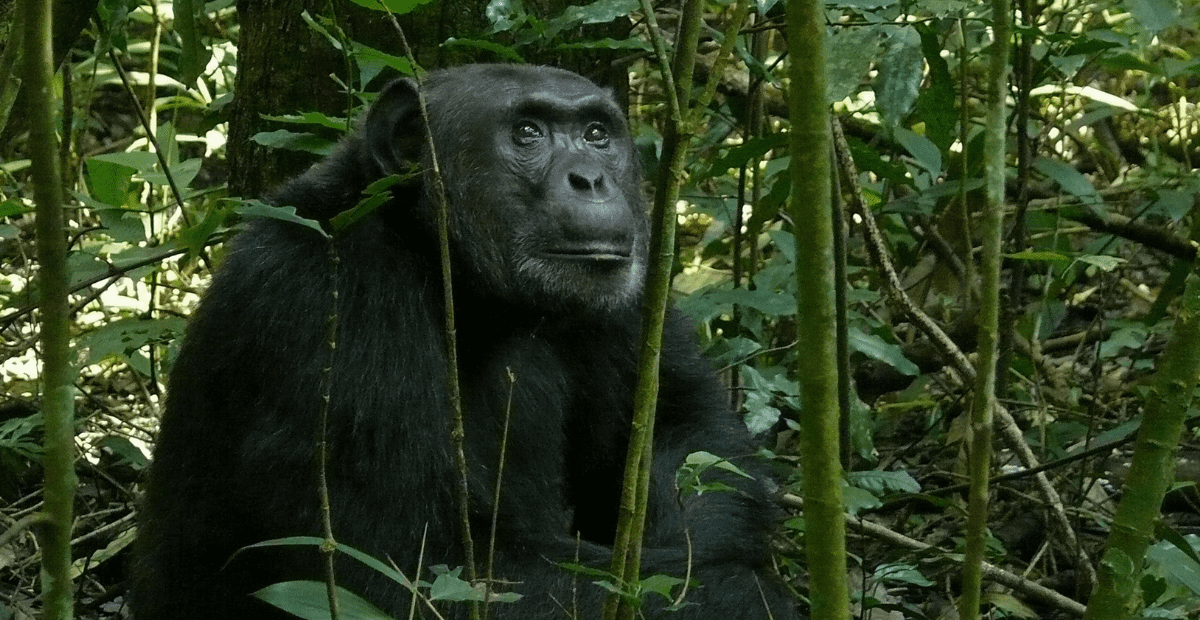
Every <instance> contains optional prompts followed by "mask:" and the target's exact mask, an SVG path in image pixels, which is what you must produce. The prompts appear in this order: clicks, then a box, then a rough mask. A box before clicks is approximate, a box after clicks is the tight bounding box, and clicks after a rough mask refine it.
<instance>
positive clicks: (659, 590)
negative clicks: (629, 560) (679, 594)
mask: <svg viewBox="0 0 1200 620" xmlns="http://www.w3.org/2000/svg"><path fill="white" fill-rule="evenodd" d="M639 583H640V584H641V586H642V591H643V592H653V593H655V594H657V595H659V596H661V597H663V598H665V599H667V600H668V601H670V600H674V597H673V596H671V590H674V589H675V586H678V585H682V584H683V580H682V579H680V578H678V577H672V576H670V575H650V576H649V577H646V578H645V579H643V580H641V581H640V582H639Z"/></svg>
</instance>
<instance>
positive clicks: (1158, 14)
mask: <svg viewBox="0 0 1200 620" xmlns="http://www.w3.org/2000/svg"><path fill="white" fill-rule="evenodd" d="M1125 6H1126V8H1128V9H1129V12H1130V13H1132V14H1133V18H1134V19H1136V20H1137V21H1138V23H1140V24H1141V25H1142V26H1143V27H1145V28H1146V30H1147V31H1149V32H1150V34H1155V33H1157V32H1158V31H1159V30H1162V29H1163V28H1166V27H1167V26H1173V25H1175V24H1177V23H1179V7H1178V6H1176V4H1175V0H1125Z"/></svg>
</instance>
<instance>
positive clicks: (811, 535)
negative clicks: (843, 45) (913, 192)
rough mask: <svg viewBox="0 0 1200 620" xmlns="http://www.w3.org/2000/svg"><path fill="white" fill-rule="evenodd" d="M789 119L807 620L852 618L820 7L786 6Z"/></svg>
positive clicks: (797, 1) (807, 3) (809, 3)
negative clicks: (799, 351) (801, 352)
mask: <svg viewBox="0 0 1200 620" xmlns="http://www.w3.org/2000/svg"><path fill="white" fill-rule="evenodd" d="M787 20H788V25H787V27H788V52H789V56H790V58H789V66H788V77H789V78H790V80H791V90H790V92H789V93H788V111H789V115H790V117H791V133H790V153H791V165H790V168H789V175H790V176H791V180H792V190H791V196H790V197H789V205H788V211H789V213H790V214H791V216H792V223H793V226H792V232H793V234H794V235H795V237H796V248H797V251H796V303H797V304H798V310H797V315H796V338H797V339H798V340H799V341H800V342H802V343H804V349H805V354H804V355H800V356H797V362H796V376H797V377H798V379H799V381H800V383H801V385H800V394H801V402H800V410H801V412H802V413H801V415H800V431H801V432H800V462H801V466H802V468H803V470H804V490H803V494H804V517H805V521H806V523H807V525H806V527H805V535H804V545H805V550H806V552H807V554H806V555H807V557H808V569H809V571H808V572H809V578H810V579H811V582H812V585H811V588H810V589H809V599H810V601H811V603H812V618H813V619H814V620H844V619H845V618H848V617H849V616H850V603H849V595H848V592H847V589H846V540H845V537H846V536H845V535H846V526H845V522H844V520H843V512H844V511H843V508H842V466H841V455H840V449H839V446H840V442H839V439H838V436H839V431H838V426H839V423H838V422H839V420H838V417H839V415H838V414H839V411H838V363H837V316H836V312H835V306H836V299H835V286H834V273H835V270H834V245H833V234H834V231H833V217H832V211H831V205H832V191H831V187H830V181H831V177H830V170H831V167H832V166H831V163H830V155H831V150H832V142H833V139H832V135H831V129H830V126H829V123H830V119H829V112H828V111H829V106H828V103H827V101H826V97H825V45H826V43H825V39H826V33H825V29H826V26H825V12H824V5H823V3H821V2H818V1H817V0H789V2H788V5H787Z"/></svg>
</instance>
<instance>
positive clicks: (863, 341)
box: [848, 329, 921, 377]
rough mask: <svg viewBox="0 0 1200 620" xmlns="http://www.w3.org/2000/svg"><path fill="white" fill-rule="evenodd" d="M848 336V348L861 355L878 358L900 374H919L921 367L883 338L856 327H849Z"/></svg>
mask: <svg viewBox="0 0 1200 620" xmlns="http://www.w3.org/2000/svg"><path fill="white" fill-rule="evenodd" d="M848 335H849V337H850V350H852V351H858V352H859V353H862V354H863V355H866V356H867V357H869V358H871V359H875V360H879V361H881V362H883V363H885V364H887V365H888V366H891V367H892V368H895V369H896V370H897V371H899V372H900V373H901V374H904V375H908V376H910V377H915V376H917V375H919V374H921V369H920V368H917V365H916V364H914V363H912V362H911V361H909V359H908V358H907V357H904V352H903V351H901V350H900V347H898V346H896V345H894V344H891V343H888V342H885V341H884V340H883V338H880V337H879V336H876V335H875V334H868V333H866V332H863V331H862V330H858V329H851V330H849V333H848Z"/></svg>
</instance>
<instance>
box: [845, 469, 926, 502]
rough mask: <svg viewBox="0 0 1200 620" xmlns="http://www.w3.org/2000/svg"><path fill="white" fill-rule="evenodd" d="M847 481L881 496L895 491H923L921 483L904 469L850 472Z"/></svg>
mask: <svg viewBox="0 0 1200 620" xmlns="http://www.w3.org/2000/svg"><path fill="white" fill-rule="evenodd" d="M846 481H847V482H849V483H850V484H851V485H854V486H856V487H859V488H863V489H866V490H868V491H870V492H872V493H874V494H875V495H878V496H881V497H882V496H884V495H889V494H893V493H919V492H920V491H921V483H919V482H917V481H916V480H915V479H914V478H913V477H912V476H911V475H909V473H908V472H907V471H904V470H899V471H881V470H877V469H871V470H866V471H855V472H849V473H847V474H846Z"/></svg>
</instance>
